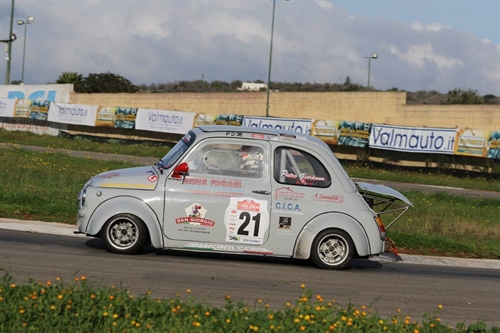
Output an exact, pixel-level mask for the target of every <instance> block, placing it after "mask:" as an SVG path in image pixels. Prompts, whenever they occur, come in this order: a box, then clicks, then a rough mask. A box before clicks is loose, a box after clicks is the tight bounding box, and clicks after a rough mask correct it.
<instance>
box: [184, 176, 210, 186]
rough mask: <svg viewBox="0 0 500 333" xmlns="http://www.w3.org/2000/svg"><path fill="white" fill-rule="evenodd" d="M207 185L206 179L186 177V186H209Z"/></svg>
mask: <svg viewBox="0 0 500 333" xmlns="http://www.w3.org/2000/svg"><path fill="white" fill-rule="evenodd" d="M207 184H208V180H207V179H206V178H197V177H186V179H184V185H198V186H207Z"/></svg>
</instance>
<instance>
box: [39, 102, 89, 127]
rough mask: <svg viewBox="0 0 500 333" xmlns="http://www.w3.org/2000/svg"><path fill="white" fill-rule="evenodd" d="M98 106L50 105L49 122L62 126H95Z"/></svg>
mask: <svg viewBox="0 0 500 333" xmlns="http://www.w3.org/2000/svg"><path fill="white" fill-rule="evenodd" d="M96 110H97V106H93V105H78V104H65V103H54V102H52V103H50V108H49V117H48V120H49V121H53V122H55V123H62V124H73V125H85V126H95V113H96Z"/></svg>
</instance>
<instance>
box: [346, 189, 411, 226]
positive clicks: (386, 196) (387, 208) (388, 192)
mask: <svg viewBox="0 0 500 333" xmlns="http://www.w3.org/2000/svg"><path fill="white" fill-rule="evenodd" d="M355 184H356V187H357V188H358V191H359V193H360V194H361V195H362V196H363V198H364V199H365V201H366V203H367V204H368V205H369V206H370V208H371V209H373V211H374V212H375V213H376V214H377V216H379V217H380V216H381V215H382V214H386V215H385V216H386V217H388V218H389V217H390V218H391V219H392V220H391V222H390V223H389V224H387V225H386V227H385V229H387V228H389V227H390V226H391V225H392V224H393V223H394V222H396V220H397V219H399V218H400V217H401V216H402V215H403V214H404V213H406V211H407V210H408V209H409V208H410V207H413V204H412V203H411V201H410V200H408V198H407V197H405V196H404V195H403V194H401V193H400V192H398V191H396V190H395V189H393V188H390V187H387V186H384V185H375V184H370V183H363V182H356V183H355ZM391 215H392V216H391Z"/></svg>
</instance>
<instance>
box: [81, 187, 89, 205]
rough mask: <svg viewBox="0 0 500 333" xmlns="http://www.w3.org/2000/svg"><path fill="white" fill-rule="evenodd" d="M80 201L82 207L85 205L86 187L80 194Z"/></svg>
mask: <svg viewBox="0 0 500 333" xmlns="http://www.w3.org/2000/svg"><path fill="white" fill-rule="evenodd" d="M80 196H81V197H80V202H81V203H82V207H83V206H85V199H86V198H87V189H86V188H85V189H83V190H82V192H81V194H80Z"/></svg>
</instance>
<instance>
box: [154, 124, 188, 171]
mask: <svg viewBox="0 0 500 333" xmlns="http://www.w3.org/2000/svg"><path fill="white" fill-rule="evenodd" d="M195 139H196V135H195V134H194V133H193V131H189V132H188V133H187V134H186V135H184V137H183V138H182V139H181V140H180V141H179V142H177V144H176V145H175V146H174V147H173V148H172V149H170V151H169V152H168V153H167V155H165V156H164V157H163V158H162V159H161V160H160V161H159V162H158V166H159V167H160V168H162V169H168V168H170V167H171V166H172V165H173V164H174V163H175V162H176V161H177V160H178V159H179V157H181V156H182V155H183V154H184V153H185V152H186V151H187V150H188V148H189V147H190V146H191V145H192V144H193V142H194V140H195Z"/></svg>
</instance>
